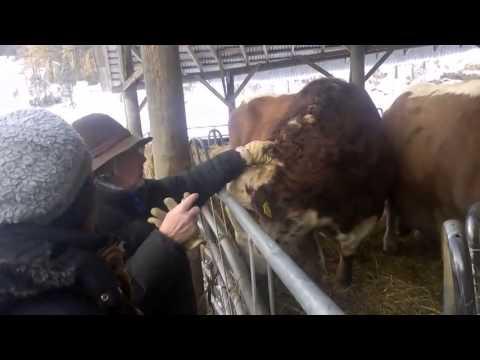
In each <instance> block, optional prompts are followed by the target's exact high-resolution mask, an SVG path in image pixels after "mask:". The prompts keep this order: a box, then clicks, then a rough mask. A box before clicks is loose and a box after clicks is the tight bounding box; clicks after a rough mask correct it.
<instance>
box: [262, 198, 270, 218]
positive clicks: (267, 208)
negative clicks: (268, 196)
mask: <svg viewBox="0 0 480 360" xmlns="http://www.w3.org/2000/svg"><path fill="white" fill-rule="evenodd" d="M262 209H263V213H264V214H265V215H266V216H267V217H269V218H270V219H271V218H272V210H271V209H270V205H268V202H266V201H265V202H264V203H263V205H262Z"/></svg>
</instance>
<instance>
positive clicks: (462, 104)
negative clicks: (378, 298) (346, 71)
mask: <svg viewBox="0 0 480 360" xmlns="http://www.w3.org/2000/svg"><path fill="white" fill-rule="evenodd" d="M383 120H384V123H385V126H386V134H387V138H388V139H389V141H390V142H391V144H392V148H393V151H394V158H395V162H396V169H397V171H398V173H397V175H396V177H395V179H396V180H395V183H394V187H393V190H392V195H391V199H390V201H389V202H390V210H391V211H392V213H393V214H394V215H395V216H396V217H397V219H398V220H399V225H400V227H401V228H403V229H405V230H408V229H410V230H419V231H420V232H421V233H422V235H424V239H425V240H433V239H439V238H440V236H439V235H440V229H441V224H442V223H443V222H444V221H445V220H447V219H451V218H457V219H459V220H462V219H463V218H464V217H465V215H466V212H467V211H468V208H469V206H470V205H472V204H473V203H475V202H477V201H480V162H479V160H480V81H479V80H474V81H467V82H461V83H456V84H441V85H434V84H421V85H417V86H414V87H412V88H410V89H409V90H407V91H406V92H405V93H404V94H402V95H401V96H400V97H399V98H398V99H397V100H396V101H395V102H394V103H393V105H392V106H391V107H390V109H389V110H388V111H386V112H385V114H384V119H383ZM391 219H392V217H391V216H390V220H391ZM389 223H390V225H391V223H392V221H389ZM391 230H392V227H391V226H388V230H387V234H386V236H385V243H384V247H385V248H386V249H388V246H389V245H392V244H393V245H394V244H395V243H394V242H393V239H392V232H391ZM433 244H435V242H433Z"/></svg>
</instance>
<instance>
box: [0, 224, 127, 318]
mask: <svg viewBox="0 0 480 360" xmlns="http://www.w3.org/2000/svg"><path fill="white" fill-rule="evenodd" d="M106 245H107V239H106V238H104V237H100V236H96V235H92V234H88V233H84V232H80V231H75V230H66V229H59V228H53V227H48V226H39V225H31V224H28V225H27V224H24V225H3V226H0V314H14V315H15V314H43V315H54V314H110V313H112V314H121V313H124V314H129V313H130V314H134V313H135V311H134V309H133V307H131V306H130V305H129V302H128V301H125V296H123V293H122V291H121V290H120V285H119V282H118V281H117V278H116V276H115V275H114V273H113V272H112V271H111V270H110V268H109V267H108V265H107V264H106V262H105V261H104V260H103V259H102V258H100V257H99V256H98V255H97V252H98V251H99V250H100V249H102V248H104V247H105V246H106Z"/></svg>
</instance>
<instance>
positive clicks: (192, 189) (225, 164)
mask: <svg viewBox="0 0 480 360" xmlns="http://www.w3.org/2000/svg"><path fill="white" fill-rule="evenodd" d="M245 167H246V163H245V161H244V160H243V159H242V157H241V156H240V154H239V153H238V152H237V151H235V150H228V151H225V152H224V153H221V154H220V155H217V156H215V157H214V158H212V159H211V160H209V161H205V162H204V163H202V164H200V165H198V166H196V167H194V168H192V169H191V170H189V171H187V172H184V173H182V174H180V175H177V176H169V177H166V178H164V179H161V180H146V186H147V187H148V198H149V201H153V203H152V205H154V206H159V205H156V203H158V204H161V202H162V201H163V198H165V197H173V198H174V199H175V200H177V201H180V200H181V199H182V198H183V193H185V192H189V193H198V194H199V195H200V197H199V199H198V202H197V205H198V206H202V205H203V204H204V203H205V202H206V201H207V200H208V198H210V196H212V195H213V194H215V193H216V192H218V191H220V190H221V189H222V188H223V187H224V186H225V185H226V184H227V183H229V182H230V181H232V180H234V179H235V178H237V177H238V176H240V175H241V173H242V172H243V171H244V169H245ZM151 199H155V200H151Z"/></svg>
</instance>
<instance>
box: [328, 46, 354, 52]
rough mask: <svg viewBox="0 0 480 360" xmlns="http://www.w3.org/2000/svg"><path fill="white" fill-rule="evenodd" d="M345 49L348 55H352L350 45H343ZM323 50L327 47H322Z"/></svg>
mask: <svg viewBox="0 0 480 360" xmlns="http://www.w3.org/2000/svg"><path fill="white" fill-rule="evenodd" d="M343 47H344V48H345V49H347V51H348V53H349V54H351V53H352V51H351V50H350V45H343ZM322 48H323V49H325V45H322Z"/></svg>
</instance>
